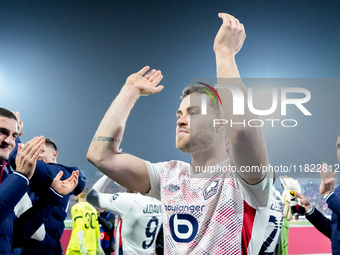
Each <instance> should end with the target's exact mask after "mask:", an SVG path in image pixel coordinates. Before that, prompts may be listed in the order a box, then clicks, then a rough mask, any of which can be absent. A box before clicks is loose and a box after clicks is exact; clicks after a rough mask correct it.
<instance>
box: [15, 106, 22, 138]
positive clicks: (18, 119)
mask: <svg viewBox="0 0 340 255" xmlns="http://www.w3.org/2000/svg"><path fill="white" fill-rule="evenodd" d="M13 113H14V115H15V117H17V122H18V132H19V136H22V135H23V134H24V132H22V129H23V128H24V122H22V120H21V119H20V113H19V112H14V111H13Z"/></svg>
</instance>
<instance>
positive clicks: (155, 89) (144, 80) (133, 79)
mask: <svg viewBox="0 0 340 255" xmlns="http://www.w3.org/2000/svg"><path fill="white" fill-rule="evenodd" d="M149 69H150V67H149V66H145V67H143V68H142V69H141V70H140V71H139V72H137V73H134V74H131V75H130V76H129V77H128V78H127V79H126V83H125V86H134V87H136V88H138V90H139V95H150V94H154V93H159V92H160V91H161V90H162V89H163V88H164V86H162V85H159V86H157V85H158V84H159V82H160V81H161V80H162V79H163V75H162V73H161V71H160V70H156V69H152V70H151V71H149V72H147V71H148V70H149Z"/></svg>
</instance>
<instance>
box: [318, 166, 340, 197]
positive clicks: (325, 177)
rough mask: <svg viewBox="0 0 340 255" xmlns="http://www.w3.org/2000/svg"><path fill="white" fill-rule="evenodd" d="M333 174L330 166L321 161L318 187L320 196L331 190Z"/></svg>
mask: <svg viewBox="0 0 340 255" xmlns="http://www.w3.org/2000/svg"><path fill="white" fill-rule="evenodd" d="M335 174H336V173H332V170H331V168H330V167H329V166H328V165H327V164H326V163H325V162H322V171H321V172H320V177H321V184H320V188H319V190H320V194H321V195H322V196H325V195H327V194H328V193H330V192H332V191H333V189H334V180H335Z"/></svg>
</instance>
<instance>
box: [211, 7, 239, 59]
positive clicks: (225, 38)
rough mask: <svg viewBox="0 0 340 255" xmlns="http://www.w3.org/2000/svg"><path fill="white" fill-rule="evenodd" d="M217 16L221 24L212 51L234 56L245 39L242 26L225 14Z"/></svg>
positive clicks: (232, 17)
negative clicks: (221, 21)
mask: <svg viewBox="0 0 340 255" xmlns="http://www.w3.org/2000/svg"><path fill="white" fill-rule="evenodd" d="M218 16H219V17H220V18H221V19H222V20H223V23H222V25H221V27H220V29H219V31H218V32H217V35H216V37H215V41H214V51H215V52H217V51H218V52H225V53H232V54H234V55H235V54H236V53H237V52H239V50H240V49H241V48H242V45H243V42H244V40H245V39H246V33H245V30H244V26H243V24H242V23H240V22H239V20H238V19H236V18H235V17H234V16H232V15H229V14H227V13H219V14H218Z"/></svg>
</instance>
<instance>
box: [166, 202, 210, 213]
mask: <svg viewBox="0 0 340 255" xmlns="http://www.w3.org/2000/svg"><path fill="white" fill-rule="evenodd" d="M204 207H205V205H178V204H177V205H164V208H165V211H174V212H178V211H179V212H183V211H186V212H191V213H194V212H201V211H203V208H204Z"/></svg>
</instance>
